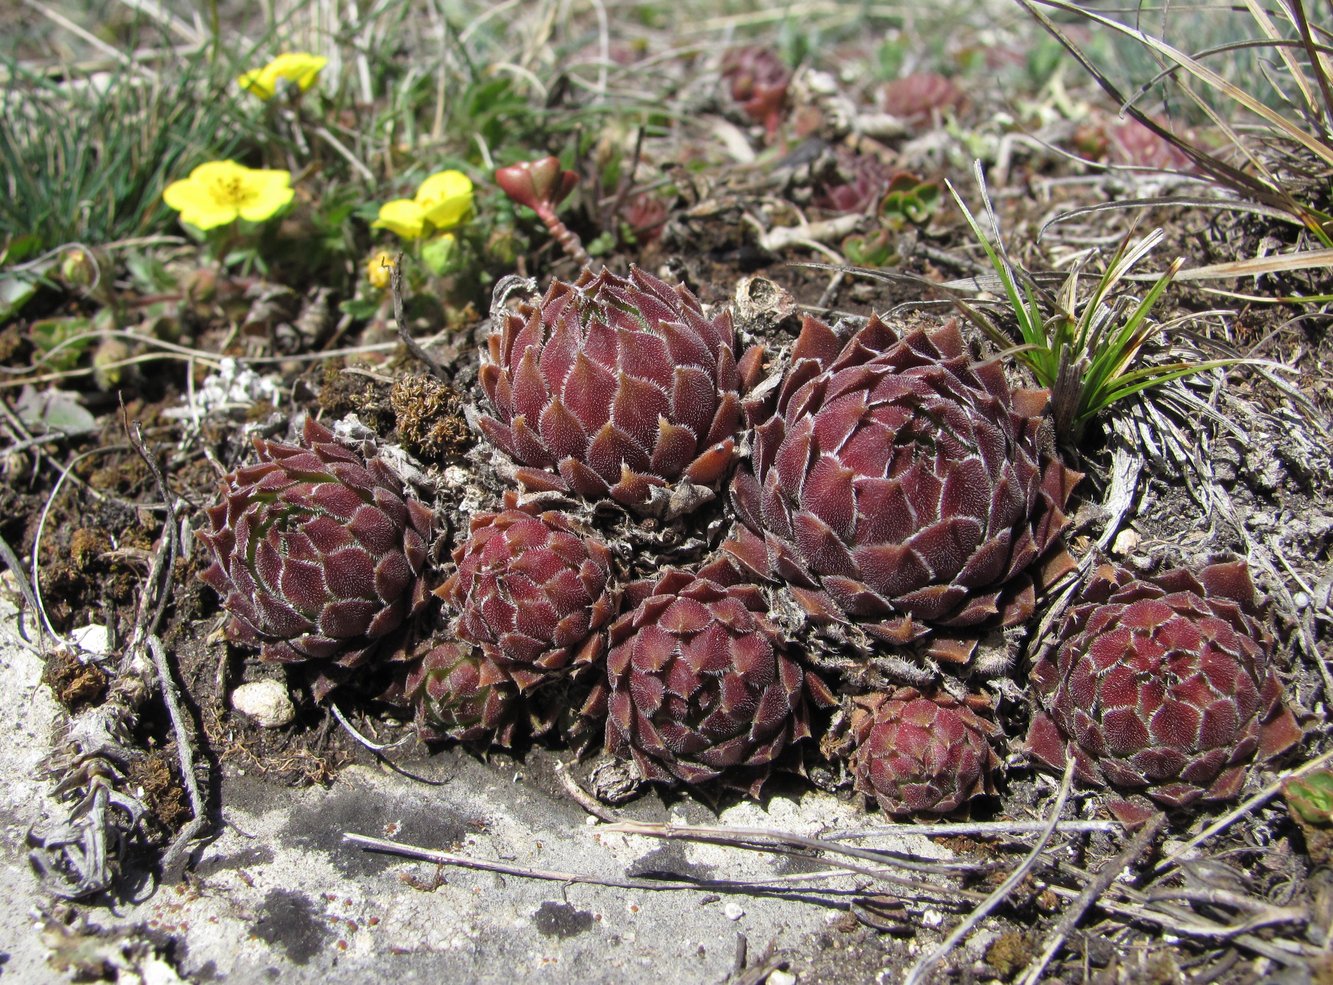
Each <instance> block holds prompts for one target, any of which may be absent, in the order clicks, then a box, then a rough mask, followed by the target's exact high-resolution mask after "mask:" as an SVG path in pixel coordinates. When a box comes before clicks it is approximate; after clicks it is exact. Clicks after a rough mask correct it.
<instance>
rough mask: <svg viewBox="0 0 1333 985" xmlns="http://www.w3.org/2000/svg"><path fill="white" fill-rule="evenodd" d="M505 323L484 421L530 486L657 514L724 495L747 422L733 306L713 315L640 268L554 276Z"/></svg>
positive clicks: (484, 370)
mask: <svg viewBox="0 0 1333 985" xmlns="http://www.w3.org/2000/svg"><path fill="white" fill-rule="evenodd" d="M494 320H495V322H496V324H498V325H499V328H498V329H497V330H496V331H494V332H492V333H491V336H490V338H489V340H488V343H487V349H486V350H485V351H484V352H483V353H482V362H481V369H480V374H479V375H480V381H481V385H482V388H483V390H484V391H485V393H486V399H487V402H488V403H489V405H490V413H487V414H482V415H481V416H480V417H479V418H478V424H479V426H480V428H481V430H482V432H483V433H484V434H485V435H486V437H487V438H488V439H489V440H490V442H491V443H492V444H493V445H495V446H496V447H497V448H499V449H500V450H501V451H503V452H504V453H505V454H506V455H508V456H509V457H510V458H511V459H512V460H513V461H514V462H515V463H517V464H518V468H517V469H516V473H515V474H516V478H517V479H518V481H519V482H521V483H522V485H523V486H525V487H526V488H527V489H529V490H534V491H543V490H558V491H560V492H565V493H574V494H576V495H578V496H581V497H584V498H585V499H589V500H608V499H609V500H614V501H615V502H618V503H621V504H623V505H624V506H626V507H629V508H631V509H633V510H635V511H637V512H639V513H643V514H649V515H659V516H660V515H667V516H673V515H679V514H681V513H685V512H688V511H689V510H690V509H692V508H694V507H695V506H697V505H699V504H700V503H701V502H703V501H706V500H707V499H711V498H713V493H714V491H715V490H716V489H717V488H719V487H720V486H721V484H722V482H723V481H724V479H725V478H726V476H727V475H728V474H729V473H730V470H731V466H732V462H733V459H734V457H735V452H736V431H737V428H738V427H739V425H740V420H741V404H740V386H741V381H742V372H743V371H744V369H740V370H738V367H737V363H736V358H735V352H734V346H735V337H734V332H733V330H732V326H731V319H730V315H729V314H728V313H727V312H725V311H724V312H722V313H721V314H719V315H717V316H715V317H711V318H710V317H708V316H706V315H704V313H703V310H702V308H701V307H700V304H699V301H698V300H697V299H696V298H695V297H694V295H693V294H691V293H690V292H689V291H688V290H687V289H686V288H685V287H684V286H677V287H671V286H669V285H668V284H666V283H664V282H663V281H660V280H658V279H657V278H655V277H653V276H651V275H650V274H646V273H644V272H643V271H642V270H638V269H631V271H630V275H629V277H628V278H623V277H618V276H616V275H615V274H613V273H611V272H610V271H607V270H603V271H602V272H600V273H598V274H595V275H594V274H592V273H589V272H588V271H584V273H583V274H582V276H581V277H580V278H579V279H578V280H577V281H575V282H574V283H568V282H565V281H559V280H557V281H554V282H553V283H552V284H551V287H550V289H549V290H548V291H547V292H546V295H545V296H544V297H543V298H541V300H539V301H537V302H536V303H524V304H521V305H520V306H519V307H518V310H517V311H508V310H503V311H496V313H495V318H494ZM745 365H746V367H757V365H758V351H757V350H756V351H755V354H754V355H753V356H752V357H751V358H750V359H749V360H748V362H747V363H746V364H745Z"/></svg>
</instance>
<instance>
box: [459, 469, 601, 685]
mask: <svg viewBox="0 0 1333 985" xmlns="http://www.w3.org/2000/svg"><path fill="white" fill-rule="evenodd" d="M504 505H505V508H504V509H503V510H500V511H497V512H486V513H480V514H478V515H477V516H475V517H473V519H472V523H471V532H470V533H469V535H468V538H467V540H466V541H465V542H464V543H463V544H461V545H460V546H459V547H458V548H457V550H455V551H454V562H455V564H457V566H458V567H457V570H456V571H455V573H454V574H453V575H451V576H450V577H449V578H448V579H447V580H446V581H445V582H444V584H443V585H441V586H440V588H439V589H437V590H436V594H437V595H439V596H440V597H441V598H443V599H444V600H445V601H446V602H447V603H448V604H449V605H450V606H451V607H452V608H453V609H454V611H455V612H456V613H457V621H456V630H457V634H458V636H459V638H460V639H462V640H464V641H466V642H468V643H472V644H475V645H477V646H479V647H480V649H481V652H482V653H483V654H484V655H485V657H486V659H487V660H488V661H490V662H491V663H493V664H494V665H495V666H496V667H499V668H500V669H501V670H503V671H504V672H505V674H506V675H507V676H508V677H510V678H512V680H513V681H514V683H515V684H517V685H518V687H519V688H520V689H521V690H525V691H526V690H528V689H530V688H533V687H536V686H537V685H539V684H542V683H545V682H546V681H548V680H550V679H551V678H552V677H553V676H554V675H557V674H558V673H559V672H561V671H564V670H565V669H566V668H568V667H570V666H572V665H574V664H575V663H590V662H593V661H595V660H596V659H597V658H598V657H600V656H601V654H602V652H603V650H604V644H603V641H602V638H603V634H604V632H605V628H606V625H607V623H609V622H610V621H611V619H612V617H613V616H614V615H615V613H616V608H617V604H618V592H617V590H616V586H615V584H614V581H613V572H612V568H611V552H610V551H609V550H608V549H607V546H606V545H605V544H604V543H603V542H602V541H601V540H600V539H599V538H598V537H597V536H595V535H594V534H593V533H592V532H591V531H590V530H588V529H586V528H585V527H584V526H582V525H581V524H579V523H578V522H576V521H575V520H574V519H573V518H572V517H570V516H569V515H568V514H565V513H561V512H559V511H557V510H545V511H543V510H541V509H540V508H538V507H535V506H532V505H521V504H520V503H519V500H518V498H517V496H516V495H515V494H514V493H513V492H512V491H511V492H509V493H506V495H505V503H504Z"/></svg>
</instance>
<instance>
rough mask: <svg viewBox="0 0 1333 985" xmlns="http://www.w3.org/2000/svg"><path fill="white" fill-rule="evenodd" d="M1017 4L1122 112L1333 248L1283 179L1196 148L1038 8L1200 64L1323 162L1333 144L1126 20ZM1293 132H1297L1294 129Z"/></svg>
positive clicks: (1057, 3)
mask: <svg viewBox="0 0 1333 985" xmlns="http://www.w3.org/2000/svg"><path fill="white" fill-rule="evenodd" d="M1018 2H1019V4H1020V5H1021V6H1022V7H1023V8H1024V9H1025V10H1026V11H1027V12H1028V13H1029V14H1031V15H1032V17H1033V18H1035V19H1036V20H1037V22H1038V23H1039V24H1041V26H1042V27H1044V28H1045V29H1046V31H1047V32H1048V33H1049V34H1050V35H1051V36H1052V37H1053V38H1055V39H1056V40H1057V41H1058V42H1059V43H1060V44H1061V45H1062V46H1063V47H1064V48H1065V50H1066V51H1068V52H1069V53H1070V54H1071V55H1073V56H1074V58H1075V60H1076V61H1078V63H1079V64H1080V65H1081V66H1082V67H1083V68H1084V70H1085V71H1087V72H1088V74H1089V75H1091V76H1092V77H1093V79H1095V80H1096V82H1097V84H1098V85H1099V86H1101V88H1102V89H1103V90H1104V91H1105V92H1106V94H1107V95H1109V96H1110V97H1111V98H1112V99H1113V100H1115V101H1116V103H1118V104H1119V105H1120V106H1121V107H1123V111H1124V112H1125V113H1127V114H1128V115H1129V116H1131V117H1132V118H1133V119H1134V120H1135V121H1136V122H1138V123H1139V124H1141V125H1142V126H1144V127H1146V128H1147V129H1148V130H1150V131H1152V133H1154V134H1155V135H1156V136H1158V137H1160V138H1161V139H1162V140H1164V141H1166V142H1167V143H1168V144H1170V145H1171V146H1172V147H1175V148H1176V149H1177V150H1179V151H1180V152H1181V153H1183V154H1185V156H1186V157H1188V158H1189V159H1190V160H1191V161H1192V162H1194V164H1195V165H1196V166H1197V167H1198V168H1199V170H1200V171H1201V172H1203V173H1204V174H1206V175H1208V176H1209V177H1210V178H1212V179H1213V180H1215V181H1218V182H1219V183H1221V184H1223V185H1225V186H1227V187H1229V188H1232V189H1236V190H1238V191H1241V192H1243V193H1244V194H1245V195H1247V196H1249V197H1251V198H1253V199H1254V200H1255V201H1257V202H1261V203H1263V204H1265V205H1268V206H1271V207H1273V208H1276V209H1280V210H1282V211H1284V212H1287V213H1289V214H1290V215H1293V216H1295V217H1297V218H1298V219H1300V221H1301V223H1302V224H1303V225H1304V226H1305V227H1306V228H1308V229H1309V230H1310V231H1311V232H1312V233H1313V234H1314V235H1315V236H1317V237H1318V238H1319V239H1320V240H1321V241H1322V242H1323V243H1324V245H1326V246H1333V240H1330V237H1329V235H1328V233H1326V232H1325V231H1324V229H1323V226H1322V225H1321V223H1320V221H1319V219H1318V217H1317V216H1315V215H1312V214H1311V211H1310V209H1309V208H1308V207H1307V206H1305V205H1304V204H1302V203H1301V202H1299V201H1298V200H1297V199H1296V198H1295V197H1294V196H1293V195H1292V194H1291V193H1290V191H1288V190H1287V188H1286V187H1285V184H1284V183H1282V182H1279V181H1276V180H1275V179H1274V178H1273V177H1272V176H1271V175H1267V176H1266V177H1256V176H1255V175H1253V174H1250V173H1249V172H1247V171H1245V170H1243V169H1241V168H1238V167H1235V166H1234V165H1232V164H1229V163H1227V162H1226V161H1224V160H1222V159H1221V158H1219V157H1217V156H1216V155H1214V154H1211V153H1208V152H1207V151H1206V150H1203V149H1202V148H1200V147H1199V146H1196V145H1195V144H1194V143H1192V142H1191V141H1189V140H1186V139H1183V138H1182V137H1180V136H1179V135H1178V134H1176V133H1174V132H1173V131H1172V130H1170V129H1169V128H1167V127H1165V126H1163V125H1162V124H1161V123H1160V122H1158V121H1157V120H1156V119H1154V118H1153V117H1152V116H1151V115H1149V114H1148V113H1145V112H1143V111H1142V110H1140V109H1139V108H1137V107H1136V106H1134V105H1133V102H1134V101H1133V99H1131V98H1128V97H1126V95H1125V94H1124V93H1123V92H1122V91H1121V90H1120V88H1119V86H1117V85H1116V84H1115V83H1114V82H1113V81H1112V80H1111V79H1110V78H1109V77H1108V76H1107V74H1106V73H1105V72H1104V71H1102V69H1101V68H1100V67H1099V66H1097V65H1096V64H1095V63H1094V62H1093V61H1092V59H1091V58H1090V56H1089V55H1088V53H1087V52H1086V51H1085V50H1084V49H1083V48H1082V47H1080V46H1079V44H1078V43H1077V42H1075V41H1074V40H1073V39H1072V38H1070V37H1069V35H1068V34H1066V33H1065V32H1064V31H1063V30H1061V28H1060V26H1059V25H1057V24H1056V23H1055V22H1054V21H1053V20H1051V18H1049V17H1048V16H1046V14H1045V13H1044V12H1043V11H1042V10H1040V9H1039V6H1046V7H1051V8H1053V9H1055V10H1059V11H1061V12H1063V13H1066V14H1072V15H1075V16H1078V17H1083V18H1086V19H1089V20H1092V21H1093V22H1094V23H1097V24H1101V25H1103V26H1105V27H1108V28H1110V29H1112V30H1114V31H1117V32H1119V33H1121V34H1124V35H1126V36H1128V37H1130V38H1132V39H1134V40H1136V41H1138V42H1139V43H1141V44H1143V45H1144V47H1145V48H1147V49H1149V50H1150V51H1153V52H1156V53H1157V54H1158V55H1159V57H1162V58H1165V59H1167V60H1168V61H1170V62H1173V63H1174V64H1177V65H1180V66H1181V67H1185V68H1189V67H1190V66H1197V67H1198V69H1199V72H1198V73H1196V77H1198V78H1200V79H1201V80H1203V81H1205V82H1209V81H1210V80H1212V79H1216V80H1217V82H1218V83H1220V85H1219V86H1218V89H1219V91H1222V92H1224V93H1226V94H1227V95H1228V96H1229V97H1232V98H1235V97H1239V98H1238V99H1237V105H1241V106H1245V107H1246V108H1250V107H1251V106H1252V105H1253V106H1257V107H1259V109H1258V110H1255V112H1256V113H1258V115H1260V116H1261V118H1263V119H1265V120H1266V121H1268V122H1270V125H1272V126H1274V127H1276V128H1277V129H1278V130H1279V131H1280V132H1282V133H1284V134H1286V135H1287V136H1288V137H1289V138H1290V139H1291V140H1293V141H1295V142H1296V143H1299V144H1300V145H1301V146H1305V147H1308V148H1309V149H1310V150H1311V152H1312V153H1314V154H1315V155H1316V157H1317V158H1319V159H1320V160H1326V161H1328V163H1330V164H1333V147H1331V146H1326V145H1324V144H1322V143H1321V142H1320V141H1318V140H1317V139H1316V138H1314V137H1313V136H1311V135H1310V134H1308V133H1306V132H1305V131H1303V130H1301V128H1300V127H1298V126H1296V125H1295V124H1294V123H1293V122H1292V121H1291V120H1288V119H1286V118H1285V117H1283V116H1282V115H1281V114H1280V113H1277V112H1276V111H1274V110H1271V109H1269V108H1268V107H1267V106H1264V105H1263V104H1262V103H1260V102H1259V101H1258V100H1256V99H1254V98H1253V97H1252V96H1250V95H1249V94H1247V93H1244V92H1242V91H1241V90H1239V89H1237V88H1236V87H1235V86H1233V85H1231V84H1230V83H1229V82H1227V81H1226V80H1225V79H1223V78H1222V77H1221V76H1220V75H1218V74H1217V73H1216V72H1213V71H1212V70H1211V69H1207V68H1206V66H1203V65H1202V64H1200V63H1199V62H1198V61H1197V60H1196V59H1193V58H1191V57H1190V56H1189V55H1186V54H1185V53H1184V52H1182V51H1179V50H1178V49H1176V48H1174V47H1173V46H1171V45H1169V44H1167V43H1166V42H1164V41H1160V40H1159V39H1156V38H1152V37H1151V36H1150V35H1147V34H1145V33H1144V32H1142V31H1138V30H1136V29H1135V28H1132V27H1128V26H1127V25H1124V24H1121V23H1120V22H1119V21H1116V20H1114V19H1113V18H1111V17H1107V16H1105V15H1101V14H1098V13H1096V12H1094V11H1089V10H1085V9H1084V8H1082V7H1079V6H1078V5H1076V4H1073V3H1069V2H1066V0H1018ZM1210 84H1211V83H1210ZM1182 88H1183V90H1184V91H1185V93H1186V94H1187V95H1188V96H1189V97H1190V98H1191V99H1192V100H1193V101H1194V102H1195V104H1196V105H1198V106H1199V107H1200V109H1201V110H1202V111H1203V112H1204V113H1205V114H1206V115H1208V117H1209V118H1210V119H1211V120H1212V121H1213V122H1214V123H1215V124H1216V125H1217V126H1218V127H1219V128H1220V129H1222V130H1223V132H1225V133H1227V134H1228V138H1229V139H1230V140H1232V142H1233V143H1234V144H1235V146H1236V147H1237V148H1238V149H1240V150H1241V151H1242V152H1243V153H1245V154H1246V155H1247V157H1248V158H1249V160H1250V161H1251V163H1252V164H1254V165H1255V166H1256V167H1257V168H1259V169H1260V171H1261V172H1264V171H1266V168H1264V165H1263V164H1262V162H1261V161H1258V160H1257V159H1256V158H1255V157H1254V155H1252V154H1251V153H1250V152H1249V150H1248V148H1247V147H1246V145H1245V143H1244V142H1243V141H1241V140H1240V139H1239V137H1238V136H1237V135H1236V134H1235V132H1234V131H1233V130H1232V129H1231V128H1230V126H1229V125H1228V124H1227V123H1226V122H1225V121H1224V120H1222V119H1221V118H1220V117H1219V116H1218V115H1217V114H1216V112H1215V111H1214V110H1213V109H1212V107H1211V106H1209V105H1208V104H1207V102H1206V101H1205V100H1203V99H1201V98H1200V97H1199V96H1198V95H1197V94H1196V93H1194V92H1193V90H1191V89H1190V88H1189V87H1188V86H1182ZM1259 110H1262V112H1259ZM1288 131H1295V132H1294V133H1289V132H1288ZM1311 144H1313V145H1315V147H1309V145H1311ZM1315 148H1317V149H1315Z"/></svg>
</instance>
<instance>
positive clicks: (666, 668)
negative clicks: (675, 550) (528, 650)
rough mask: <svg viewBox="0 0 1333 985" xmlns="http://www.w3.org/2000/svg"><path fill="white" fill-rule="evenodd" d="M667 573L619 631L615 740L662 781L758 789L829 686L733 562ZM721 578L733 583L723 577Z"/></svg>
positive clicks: (611, 667) (602, 698) (803, 732)
mask: <svg viewBox="0 0 1333 985" xmlns="http://www.w3.org/2000/svg"><path fill="white" fill-rule="evenodd" d="M706 570H707V571H708V574H710V575H712V576H714V577H717V578H720V579H722V581H715V580H713V578H711V577H703V576H696V575H692V574H689V573H687V572H683V571H679V570H674V569H672V570H668V571H667V572H665V573H664V574H663V575H662V576H661V577H660V578H659V579H658V580H657V582H656V583H655V584H652V585H651V586H648V587H636V588H635V589H633V591H632V592H631V595H637V594H642V593H644V592H646V593H647V594H646V597H643V598H642V599H641V600H640V601H639V602H638V604H637V605H636V606H635V607H634V608H633V609H632V610H631V611H629V612H627V613H626V614H625V615H623V616H621V617H620V618H619V619H618V620H616V622H615V623H614V624H612V627H611V633H610V642H611V649H610V652H609V653H608V656H607V680H606V682H605V683H604V684H603V685H602V686H601V687H600V688H599V690H598V693H595V694H594V695H593V697H592V698H591V699H590V700H589V705H588V707H597V708H605V709H607V712H608V718H607V723H606V748H607V751H608V752H611V753H612V754H614V755H617V756H620V757H621V758H627V759H628V758H632V759H633V760H634V763H635V765H636V767H637V769H638V771H639V773H640V775H641V776H642V777H643V778H644V779H646V780H650V781H654V782H659V783H676V782H684V783H702V782H705V781H707V780H713V779H717V778H719V777H721V778H723V779H724V780H725V781H726V782H728V783H731V784H735V785H738V786H740V787H741V788H743V789H748V790H749V791H750V792H751V793H752V794H757V793H758V790H759V788H760V787H761V786H762V784H763V782H764V780H765V779H766V778H767V776H768V775H769V773H770V772H771V770H772V769H773V768H774V767H775V766H776V765H777V763H778V761H779V759H780V757H782V755H783V753H784V752H786V751H787V750H788V749H789V748H791V747H792V746H793V744H794V743H796V742H797V741H799V740H800V739H803V738H805V737H807V736H809V735H810V728H809V712H808V701H807V689H808V688H813V690H812V691H811V693H812V694H813V695H815V697H816V699H817V700H821V701H822V700H825V699H827V698H828V697H830V696H829V694H828V690H827V689H826V688H825V687H824V686H823V684H822V682H819V681H817V680H816V679H815V678H814V677H813V675H808V674H807V673H806V672H805V671H804V670H802V668H801V666H800V665H799V664H798V663H796V661H795V660H793V659H792V658H791V657H790V656H789V655H788V654H787V652H786V647H785V644H784V641H783V638H782V636H781V634H780V633H779V632H778V631H777V629H776V628H775V627H774V626H773V625H772V623H771V622H770V621H769V620H768V618H767V613H766V612H765V610H764V603H763V597H762V595H761V594H760V593H759V592H757V591H755V590H754V586H752V585H747V584H744V583H742V582H739V581H734V580H733V579H734V578H735V577H736V575H737V572H736V569H735V568H734V566H729V565H725V564H723V565H713V566H710V567H709V568H708V569H706ZM723 582H728V583H727V584H724V583H723Z"/></svg>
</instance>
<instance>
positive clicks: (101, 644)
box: [69, 623, 111, 657]
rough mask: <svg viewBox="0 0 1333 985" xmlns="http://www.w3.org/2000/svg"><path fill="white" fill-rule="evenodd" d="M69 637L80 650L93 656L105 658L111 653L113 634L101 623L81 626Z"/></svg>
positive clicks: (71, 632) (72, 631)
mask: <svg viewBox="0 0 1333 985" xmlns="http://www.w3.org/2000/svg"><path fill="white" fill-rule="evenodd" d="M69 635H70V638H71V639H73V640H74V644H75V645H76V646H77V647H78V648H79V649H80V650H82V651H83V652H84V653H87V654H90V655H91V656H94V657H104V656H106V655H107V654H108V653H110V652H111V633H110V632H109V631H108V630H107V628H106V627H105V626H103V625H101V624H100V623H92V624H91V625H89V626H80V627H79V628H78V629H75V630H71V631H70V634H69Z"/></svg>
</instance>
